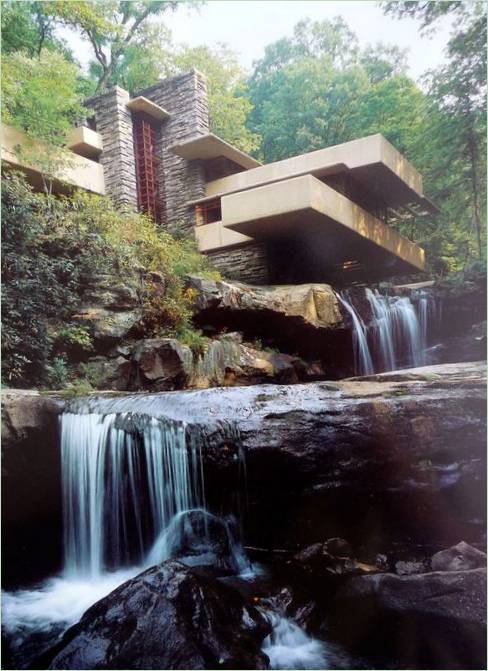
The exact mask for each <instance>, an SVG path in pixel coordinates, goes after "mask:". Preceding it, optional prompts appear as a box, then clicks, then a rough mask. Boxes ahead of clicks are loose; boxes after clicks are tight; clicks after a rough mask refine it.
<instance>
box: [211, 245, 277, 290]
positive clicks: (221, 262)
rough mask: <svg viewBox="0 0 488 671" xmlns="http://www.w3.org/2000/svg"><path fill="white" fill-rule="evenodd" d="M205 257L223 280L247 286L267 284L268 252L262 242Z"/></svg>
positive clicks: (224, 250) (212, 253)
mask: <svg viewBox="0 0 488 671" xmlns="http://www.w3.org/2000/svg"><path fill="white" fill-rule="evenodd" d="M207 257H208V258H209V260H210V261H211V262H212V263H213V265H214V266H215V267H216V268H217V269H218V270H220V272H221V273H222V276H223V277H224V278H227V279H229V280H239V281H241V282H247V283H248V284H268V283H269V263H268V250H267V247H266V244H265V243H264V242H256V243H251V244H248V245H243V246H242V247H232V248H230V249H223V250H222V251H219V252H209V253H208V254H207Z"/></svg>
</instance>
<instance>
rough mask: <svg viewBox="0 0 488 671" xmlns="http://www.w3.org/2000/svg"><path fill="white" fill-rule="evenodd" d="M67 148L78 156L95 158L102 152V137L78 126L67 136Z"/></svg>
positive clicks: (84, 127) (89, 129)
mask: <svg viewBox="0 0 488 671" xmlns="http://www.w3.org/2000/svg"><path fill="white" fill-rule="evenodd" d="M68 148H69V149H71V151H72V152H73V153H74V154H78V155H79V156H84V157H85V158H89V159H93V158H96V157H97V156H99V155H100V154H101V153H102V150H103V142H102V136H101V135H100V133H97V132H95V131H94V130H92V129H91V128H87V127H86V126H78V128H73V130H72V131H71V133H70V134H69V135H68Z"/></svg>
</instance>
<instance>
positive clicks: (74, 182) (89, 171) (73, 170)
mask: <svg viewBox="0 0 488 671" xmlns="http://www.w3.org/2000/svg"><path fill="white" fill-rule="evenodd" d="M45 147H46V145H45V144H44V143H42V142H40V141H32V140H31V139H30V138H28V137H27V136H26V134H25V133H22V131H20V130H17V129H16V128H13V127H12V126H7V125H6V124H2V161H5V162H6V163H9V164H10V165H12V166H13V167H15V168H18V169H20V170H22V171H23V172H25V173H26V175H27V177H28V179H29V181H30V182H31V183H32V184H34V186H40V185H41V184H42V179H41V169H40V167H39V164H38V163H36V160H35V157H36V156H38V155H40V156H42V153H43V151H45V152H46V153H47V149H45ZM19 148H20V151H19ZM59 153H60V156H61V157H63V158H64V159H65V163H64V164H60V165H59V166H56V167H54V168H53V170H52V173H53V174H51V175H50V177H51V178H53V179H54V180H55V181H56V182H57V187H58V188H57V189H56V190H61V191H63V190H65V187H66V186H75V187H79V188H81V189H86V190H87V191H92V192H94V193H98V194H102V195H103V194H105V178H104V173H103V167H102V166H101V165H100V164H99V163H95V161H91V160H90V159H88V158H85V157H84V156H78V155H77V154H74V153H73V152H71V151H67V150H63V149H60V150H59Z"/></svg>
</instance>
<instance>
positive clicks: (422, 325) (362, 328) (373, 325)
mask: <svg viewBox="0 0 488 671" xmlns="http://www.w3.org/2000/svg"><path fill="white" fill-rule="evenodd" d="M364 291H365V297H366V300H367V301H368V303H369V307H370V310H371V318H370V319H369V320H368V321H367V322H365V321H364V320H363V319H362V317H361V315H360V314H359V313H358V311H357V310H356V308H355V307H354V305H353V303H352V301H351V299H350V297H349V295H348V294H347V293H345V292H343V293H342V294H336V295H337V299H338V300H339V302H340V303H341V305H342V306H343V307H344V309H345V310H346V312H347V313H348V314H349V315H350V317H351V320H352V325H353V353H354V373H355V374H356V375H371V374H373V373H382V372H385V371H391V370H397V369H399V368H409V367H417V366H425V365H426V363H427V338H428V328H429V324H430V321H431V320H432V319H433V318H434V317H435V318H437V312H438V308H437V305H436V303H435V301H434V300H433V297H432V295H431V294H430V293H429V292H426V291H419V292H417V293H415V292H412V298H413V299H414V301H412V300H411V298H410V296H389V295H385V294H381V293H380V292H379V291H378V290H377V289H375V290H372V289H368V288H366V289H365V290H364ZM415 305H416V306H417V307H415Z"/></svg>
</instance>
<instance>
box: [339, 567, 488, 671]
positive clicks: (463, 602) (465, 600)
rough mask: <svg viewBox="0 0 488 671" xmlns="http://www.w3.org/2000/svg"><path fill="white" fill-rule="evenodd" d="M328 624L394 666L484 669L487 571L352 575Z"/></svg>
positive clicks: (357, 647)
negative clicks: (392, 662)
mask: <svg viewBox="0 0 488 671" xmlns="http://www.w3.org/2000/svg"><path fill="white" fill-rule="evenodd" d="M328 623H329V625H330V626H331V627H332V629H333V631H334V633H335V634H336V635H337V636H338V637H339V638H341V639H342V640H343V642H346V643H347V644H348V645H349V646H351V647H352V648H353V649H355V650H356V652H358V653H361V654H370V655H373V656H375V655H376V656H377V655H378V650H381V655H383V657H382V661H383V663H384V664H386V665H387V664H388V659H395V668H397V665H398V664H400V665H405V666H398V668H435V669H468V668H469V669H473V668H474V669H479V668H486V570H484V569H473V570H471V571H453V572H431V573H423V574H420V575H404V576H398V575H394V574H391V573H385V574H376V575H370V576H360V577H354V578H351V579H350V580H348V581H347V583H346V584H345V585H344V586H343V587H342V588H341V589H340V590H338V592H337V593H336V595H335V597H334V599H333V602H332V603H331V610H330V612H329V618H328ZM379 668H387V667H385V666H381V667H379Z"/></svg>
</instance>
